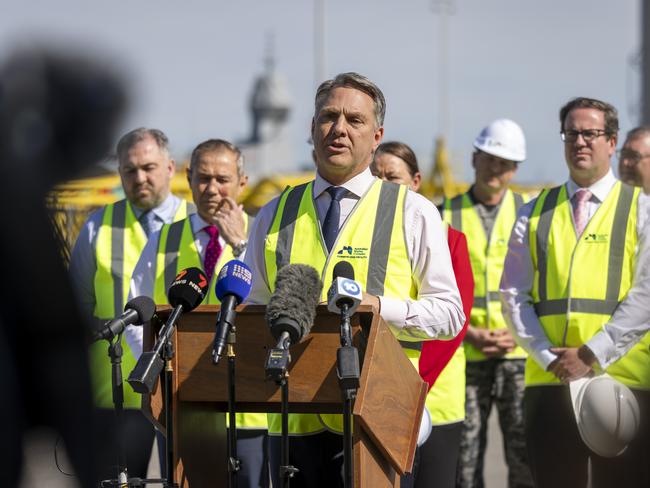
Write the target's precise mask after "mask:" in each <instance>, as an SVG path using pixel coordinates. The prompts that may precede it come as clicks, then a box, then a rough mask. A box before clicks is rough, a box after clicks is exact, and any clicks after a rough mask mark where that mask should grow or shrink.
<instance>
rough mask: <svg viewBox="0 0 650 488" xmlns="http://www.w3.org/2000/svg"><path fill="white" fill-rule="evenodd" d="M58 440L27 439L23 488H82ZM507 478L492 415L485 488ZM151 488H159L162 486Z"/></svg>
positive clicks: (43, 434) (40, 435) (154, 466)
mask: <svg viewBox="0 0 650 488" xmlns="http://www.w3.org/2000/svg"><path fill="white" fill-rule="evenodd" d="M56 440H57V436H56V434H55V433H54V432H52V431H49V430H39V431H35V432H33V433H32V434H30V435H29V436H28V437H27V438H26V439H25V467H24V476H23V481H22V483H21V485H20V488H43V487H47V488H78V487H79V485H78V483H77V482H76V480H75V478H74V477H73V476H69V475H66V474H63V473H62V472H61V471H63V472H66V473H71V472H72V468H71V467H70V464H69V463H68V461H67V459H66V455H65V448H64V447H63V445H62V444H59V445H58V446H57V447H56V453H57V458H58V463H59V467H60V468H61V471H60V470H59V469H58V468H57V465H56V463H55V455H54V454H55V445H56ZM158 476H159V469H158V457H157V454H156V452H154V453H153V455H152V459H151V463H150V465H149V477H150V478H157V477H158ZM506 477H507V474H506V467H505V463H504V459H503V447H502V438H501V432H500V430H499V425H498V423H497V419H496V415H495V413H494V412H492V416H491V417H490V427H489V431H488V448H487V458H486V460H485V486H486V488H504V487H505V486H507V483H506ZM149 486H150V487H152V488H156V487H157V486H159V485H149Z"/></svg>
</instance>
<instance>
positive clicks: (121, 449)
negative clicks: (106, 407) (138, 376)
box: [108, 334, 128, 486]
mask: <svg viewBox="0 0 650 488" xmlns="http://www.w3.org/2000/svg"><path fill="white" fill-rule="evenodd" d="M108 343H109V346H108V355H109V357H110V358H111V386H112V388H113V405H114V407H115V425H116V428H117V446H118V452H117V478H116V481H117V484H118V485H120V486H121V485H124V484H126V483H127V480H128V470H127V466H126V454H125V452H126V448H125V444H124V432H123V429H122V425H123V422H124V386H123V384H122V353H123V351H122V334H118V335H117V337H115V338H114V340H112V341H111V340H109V341H108Z"/></svg>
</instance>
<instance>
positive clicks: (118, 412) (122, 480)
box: [100, 333, 169, 488]
mask: <svg viewBox="0 0 650 488" xmlns="http://www.w3.org/2000/svg"><path fill="white" fill-rule="evenodd" d="M106 340H107V341H108V344H109V346H108V355H109V357H110V358H111V387H112V389H113V406H114V409H115V424H116V429H117V442H118V444H117V445H118V453H117V478H115V479H112V480H102V481H100V486H101V487H102V488H109V487H116V488H125V487H140V486H145V485H147V484H149V483H162V484H163V486H164V487H165V488H167V487H168V486H169V485H168V484H167V482H166V480H163V479H142V478H129V475H128V469H127V465H126V446H125V442H124V429H123V428H122V426H123V423H124V385H123V380H122V355H123V349H122V333H119V334H118V335H117V336H114V337H113V338H112V339H106Z"/></svg>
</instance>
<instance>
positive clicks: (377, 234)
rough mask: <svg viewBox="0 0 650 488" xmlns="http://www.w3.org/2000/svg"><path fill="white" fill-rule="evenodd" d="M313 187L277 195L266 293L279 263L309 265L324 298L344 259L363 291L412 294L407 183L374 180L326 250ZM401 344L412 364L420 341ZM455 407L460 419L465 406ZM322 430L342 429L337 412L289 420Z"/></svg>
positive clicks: (275, 426)
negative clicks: (406, 226)
mask: <svg viewBox="0 0 650 488" xmlns="http://www.w3.org/2000/svg"><path fill="white" fill-rule="evenodd" d="M312 190H313V182H310V183H307V184H304V185H300V186H297V187H294V188H288V189H287V190H285V192H284V193H283V194H282V196H281V197H280V199H279V202H278V207H277V210H276V214H275V216H274V218H273V221H272V224H271V227H270V229H269V231H268V234H267V238H266V240H265V267H266V275H267V278H268V282H269V284H270V287H271V291H273V288H274V283H275V277H276V274H277V270H278V269H280V268H281V267H282V266H285V265H287V264H308V265H311V266H313V267H314V268H315V269H316V270H318V271H319V272H320V273H321V280H322V282H323V295H322V297H321V298H322V300H325V299H326V298H327V290H328V289H329V287H330V286H331V282H332V271H333V269H334V266H335V265H336V263H338V262H339V261H343V260H345V261H348V262H349V263H350V264H351V265H352V267H353V268H354V271H355V273H354V275H355V279H356V281H358V282H359V283H360V284H361V286H362V287H363V289H364V290H365V291H366V292H368V293H370V294H372V295H377V296H386V297H392V298H404V299H406V298H411V299H415V298H417V296H418V286H417V283H415V282H414V280H413V277H412V273H411V263H410V261H409V258H408V253H407V249H406V241H405V235H404V222H403V218H404V202H405V198H406V192H407V187H405V186H399V185H396V184H394V183H389V182H382V181H380V180H376V181H375V182H374V183H373V184H372V185H371V187H370V188H369V189H368V191H367V192H366V193H365V194H364V195H363V196H362V198H361V199H360V200H359V202H358V203H357V204H356V206H355V207H354V209H353V210H352V213H351V214H350V215H349V217H348V219H347V220H346V222H345V224H344V225H343V227H342V228H341V230H340V232H339V234H338V237H337V239H336V242H335V243H334V245H333V247H332V251H331V252H330V253H328V252H327V248H326V246H325V243H324V241H323V238H322V235H321V230H320V225H319V221H318V215H317V212H316V208H315V207H314V201H313V197H312ZM402 345H403V346H404V345H406V346H407V347H405V348H404V351H405V352H406V354H407V356H408V357H409V358H410V359H411V362H412V363H413V364H414V367H415V368H417V367H418V360H419V356H420V349H421V347H420V343H418V342H416V343H405V342H402ZM463 391H464V389H463ZM463 399H464V395H463ZM449 408H452V405H449ZM459 410H460V411H461V412H462V413H460V415H461V418H462V415H464V405H461V407H460V408H459ZM325 429H329V430H332V431H334V432H341V431H342V425H341V416H340V415H325V414H322V415H317V414H296V415H291V416H290V418H289V432H290V433H291V434H293V435H300V434H310V433H315V432H320V431H322V430H325ZM279 432H280V416H279V415H277V414H270V415H269V433H279Z"/></svg>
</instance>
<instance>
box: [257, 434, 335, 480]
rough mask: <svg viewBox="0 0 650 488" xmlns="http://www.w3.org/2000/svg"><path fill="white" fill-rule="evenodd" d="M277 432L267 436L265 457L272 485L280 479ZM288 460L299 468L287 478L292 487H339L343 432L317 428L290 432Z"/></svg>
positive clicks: (279, 438) (278, 438) (279, 437)
mask: <svg viewBox="0 0 650 488" xmlns="http://www.w3.org/2000/svg"><path fill="white" fill-rule="evenodd" d="M280 440H281V436H279V435H271V436H269V458H270V462H271V463H270V464H271V480H272V482H273V487H274V488H275V487H281V486H282V482H281V480H280V471H279V469H280V453H281V451H280ZM289 449H290V452H289V462H290V464H291V465H293V466H294V467H295V468H298V469H299V470H300V471H299V472H298V473H296V474H295V476H294V477H293V478H291V487H292V488H299V487H305V488H321V487H322V488H337V487H341V488H342V487H343V436H342V435H337V434H333V433H331V432H327V431H326V432H319V433H318V434H310V435H304V436H291V438H290V440H289Z"/></svg>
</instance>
